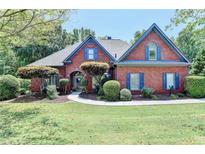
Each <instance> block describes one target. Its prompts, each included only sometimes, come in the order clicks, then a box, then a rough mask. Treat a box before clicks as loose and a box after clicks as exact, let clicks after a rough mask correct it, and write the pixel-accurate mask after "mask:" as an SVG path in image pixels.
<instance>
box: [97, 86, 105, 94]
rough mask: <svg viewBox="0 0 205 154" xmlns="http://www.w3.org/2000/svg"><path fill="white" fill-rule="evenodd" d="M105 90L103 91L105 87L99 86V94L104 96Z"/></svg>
mask: <svg viewBox="0 0 205 154" xmlns="http://www.w3.org/2000/svg"><path fill="white" fill-rule="evenodd" d="M104 95H105V94H104V91H103V87H101V86H100V87H99V90H98V96H104Z"/></svg>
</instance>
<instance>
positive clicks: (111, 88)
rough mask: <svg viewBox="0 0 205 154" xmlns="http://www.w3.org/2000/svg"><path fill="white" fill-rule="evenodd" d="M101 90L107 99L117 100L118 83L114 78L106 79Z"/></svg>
mask: <svg viewBox="0 0 205 154" xmlns="http://www.w3.org/2000/svg"><path fill="white" fill-rule="evenodd" d="M103 91H104V93H105V97H106V99H107V100H108V101H117V100H119V93H120V83H119V82H118V81H116V80H110V81H107V82H106V83H105V84H104V85H103Z"/></svg>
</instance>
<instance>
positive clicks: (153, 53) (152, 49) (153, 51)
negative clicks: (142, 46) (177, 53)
mask: <svg viewBox="0 0 205 154" xmlns="http://www.w3.org/2000/svg"><path fill="white" fill-rule="evenodd" d="M148 48H149V60H157V46H156V44H154V43H150V44H149V45H148Z"/></svg>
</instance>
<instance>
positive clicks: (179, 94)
mask: <svg viewBox="0 0 205 154" xmlns="http://www.w3.org/2000/svg"><path fill="white" fill-rule="evenodd" d="M176 95H177V96H178V97H184V96H185V94H183V93H177V94H176Z"/></svg>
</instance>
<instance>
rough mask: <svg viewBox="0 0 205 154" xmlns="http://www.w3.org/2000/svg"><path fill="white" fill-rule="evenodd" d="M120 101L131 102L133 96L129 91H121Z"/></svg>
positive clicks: (124, 89)
mask: <svg viewBox="0 0 205 154" xmlns="http://www.w3.org/2000/svg"><path fill="white" fill-rule="evenodd" d="M120 100H121V101H131V100H132V94H131V92H130V90H129V89H126V88H123V89H121V90H120Z"/></svg>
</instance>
